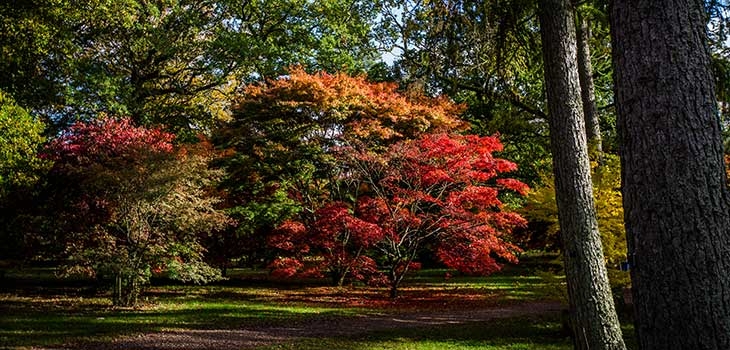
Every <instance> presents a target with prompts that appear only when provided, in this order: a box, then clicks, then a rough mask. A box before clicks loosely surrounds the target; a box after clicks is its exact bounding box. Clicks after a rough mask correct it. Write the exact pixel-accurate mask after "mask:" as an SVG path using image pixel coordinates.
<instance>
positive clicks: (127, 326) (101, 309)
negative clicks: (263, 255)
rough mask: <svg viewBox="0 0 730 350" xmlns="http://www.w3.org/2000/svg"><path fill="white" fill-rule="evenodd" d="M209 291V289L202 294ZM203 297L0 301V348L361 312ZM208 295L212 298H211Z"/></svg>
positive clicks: (12, 298) (2, 298)
mask: <svg viewBox="0 0 730 350" xmlns="http://www.w3.org/2000/svg"><path fill="white" fill-rule="evenodd" d="M204 290H206V291H210V290H209V289H204ZM223 291H226V292H228V295H229V296H228V297H226V298H219V297H216V296H212V297H208V296H207V295H208V294H209V293H205V294H197V295H196V294H192V295H188V294H179V295H177V293H176V294H175V295H172V296H171V295H165V296H161V297H155V298H154V299H152V300H150V301H151V302H153V304H151V306H147V307H144V306H143V307H142V308H138V309H118V308H112V307H111V305H110V304H109V302H108V301H107V300H106V299H105V298H99V297H94V298H81V297H64V296H56V297H53V298H47V297H19V296H12V295H1V296H0V305H2V306H1V307H0V312H2V315H0V348H3V347H8V346H9V347H30V346H49V345H59V344H63V343H68V342H91V341H93V342H96V341H108V340H110V339H111V338H114V337H118V336H120V335H127V334H134V333H139V332H153V331H160V330H164V329H213V328H237V327H242V326H246V325H257V326H262V325H281V324H286V323H288V322H291V321H293V320H306V319H308V318H321V317H335V316H348V315H353V314H356V313H361V312H363V310H359V309H352V308H325V307H313V306H307V305H286V304H271V303H265V302H256V301H246V300H243V299H236V298H235V297H233V296H234V295H236V290H233V289H232V288H225V289H223V288H215V289H213V292H214V293H215V292H223ZM214 293H213V294H212V295H215V294H214Z"/></svg>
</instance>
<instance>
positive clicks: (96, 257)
mask: <svg viewBox="0 0 730 350" xmlns="http://www.w3.org/2000/svg"><path fill="white" fill-rule="evenodd" d="M172 139H173V135H171V134H168V133H165V132H163V131H161V130H159V129H147V128H143V127H135V126H133V124H132V123H131V121H130V120H129V119H120V120H115V119H112V118H101V119H98V120H96V121H93V122H90V123H80V122H79V123H76V124H74V126H73V127H71V128H70V129H69V130H67V131H66V132H64V133H63V134H61V135H60V136H59V137H58V138H57V139H55V140H54V141H53V142H51V143H50V145H49V147H48V153H49V156H50V157H51V158H52V159H54V160H55V164H54V168H53V169H52V171H51V174H52V176H53V179H54V181H53V185H55V186H54V187H52V189H53V190H54V191H55V199H56V201H55V202H52V203H51V205H53V204H56V205H59V204H63V206H62V207H59V208H68V209H67V210H64V209H60V210H59V211H58V212H53V213H52V214H53V217H52V218H51V220H52V222H53V225H54V226H56V227H57V228H58V229H59V230H60V234H61V237H60V238H59V241H60V242H63V243H64V244H65V247H66V248H65V251H64V257H65V258H66V266H65V268H64V273H65V274H74V273H80V274H84V275H90V276H97V277H98V276H99V275H106V276H109V275H111V276H114V278H115V288H114V303H115V304H117V305H134V304H136V302H137V297H138V296H139V293H140V292H141V290H142V286H143V285H144V284H145V283H146V282H147V281H148V280H149V277H150V275H151V273H152V272H153V271H156V272H159V273H162V272H165V273H167V274H168V275H169V276H170V277H171V278H174V279H179V280H182V281H192V282H196V283H203V282H207V281H211V280H215V279H218V278H220V272H219V271H217V270H215V269H213V268H211V267H209V266H208V265H207V264H205V263H204V262H203V259H202V254H203V251H204V249H203V247H202V246H201V245H200V244H199V239H198V235H199V234H200V233H206V232H211V231H212V230H214V229H219V228H222V227H223V226H224V225H225V224H226V223H227V218H226V216H224V215H223V214H221V213H220V212H218V211H216V210H215V209H214V206H215V204H216V203H217V199H216V198H215V197H212V196H210V195H208V190H209V189H210V188H211V186H212V185H213V184H212V181H215V179H216V178H217V177H218V176H219V175H220V174H219V173H217V172H214V171H210V170H209V169H208V166H207V164H208V161H209V159H210V156H211V150H210V149H207V148H206V146H205V145H206V144H205V143H201V144H198V145H196V146H188V147H184V148H180V149H175V147H173V145H172V143H171V141H172Z"/></svg>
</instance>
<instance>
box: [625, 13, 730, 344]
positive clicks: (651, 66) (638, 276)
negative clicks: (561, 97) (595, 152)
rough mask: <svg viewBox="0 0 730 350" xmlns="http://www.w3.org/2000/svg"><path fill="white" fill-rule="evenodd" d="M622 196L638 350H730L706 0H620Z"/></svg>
mask: <svg viewBox="0 0 730 350" xmlns="http://www.w3.org/2000/svg"><path fill="white" fill-rule="evenodd" d="M611 17H612V19H611V20H612V26H611V27H612V37H613V50H614V53H613V56H614V65H615V79H616V104H617V108H618V109H617V111H618V126H619V134H620V140H621V143H622V144H621V165H622V177H623V202H624V218H625V222H626V233H627V239H628V247H629V261H630V262H631V264H632V267H631V280H632V286H633V301H634V306H635V310H636V331H637V335H638V337H639V345H640V348H641V349H645V350H647V349H649V350H650V349H657V350H658V349H686V350H690V349H691V350H700V349H715V350H719V349H723V350H727V349H730V201H729V200H728V199H729V197H728V188H727V185H726V182H725V179H726V175H725V168H724V163H723V149H722V142H721V135H720V120H719V116H718V113H717V104H716V101H715V97H714V86H713V80H712V77H711V72H710V59H709V54H708V49H707V46H706V40H707V38H706V31H707V27H706V23H707V22H706V18H705V10H704V4H703V2H702V1H700V0H694V1H667V2H663V1H648V0H639V1H637V0H634V1H627V0H616V1H615V3H614V5H613V9H612V13H611Z"/></svg>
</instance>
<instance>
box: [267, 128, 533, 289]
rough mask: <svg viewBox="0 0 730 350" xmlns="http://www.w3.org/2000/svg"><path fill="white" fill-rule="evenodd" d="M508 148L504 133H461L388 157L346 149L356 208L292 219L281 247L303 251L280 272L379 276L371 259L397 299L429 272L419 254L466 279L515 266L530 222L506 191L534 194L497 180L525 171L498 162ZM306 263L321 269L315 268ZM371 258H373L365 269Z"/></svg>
mask: <svg viewBox="0 0 730 350" xmlns="http://www.w3.org/2000/svg"><path fill="white" fill-rule="evenodd" d="M501 150H502V144H501V143H500V142H499V139H498V138H497V137H496V136H491V137H479V136H473V135H469V136H462V135H455V134H428V135H424V136H422V137H420V138H418V139H416V140H407V141H401V142H397V143H395V144H393V145H392V146H390V147H389V148H388V149H387V151H385V152H384V153H380V152H376V151H373V150H369V149H367V148H366V147H358V146H348V147H343V148H341V149H340V150H339V152H338V153H337V156H338V158H339V159H340V161H341V164H342V166H343V168H345V169H346V171H343V172H342V173H341V174H346V176H348V177H349V178H350V180H351V181H358V182H359V183H360V186H358V188H359V191H360V192H359V193H358V194H357V195H356V197H357V198H356V199H355V202H354V204H353V205H352V206H348V205H346V204H345V203H342V202H334V203H331V204H330V205H328V206H325V207H323V208H322V209H320V210H318V211H317V212H316V213H315V217H316V218H317V219H315V220H314V221H312V222H309V223H303V222H294V221H288V222H285V223H284V224H283V225H282V226H281V227H280V228H279V230H278V231H277V232H278V234H277V235H274V237H273V238H274V239H273V241H272V245H274V246H275V247H278V248H280V249H282V250H286V251H289V252H290V253H294V254H290V255H289V256H287V257H286V258H283V259H280V260H277V261H276V262H275V264H274V265H273V267H274V270H275V271H278V273H280V274H288V273H291V274H294V273H301V271H305V270H306V268H307V267H309V268H310V269H312V270H309V271H310V272H311V271H322V269H323V268H326V269H328V270H329V271H330V272H331V271H333V270H336V269H341V268H342V267H343V266H344V267H345V270H344V271H348V272H349V273H352V274H357V273H359V275H358V276H361V277H362V278H368V277H369V278H370V279H371V280H378V278H377V277H378V273H377V272H375V270H374V268H373V267H372V264H370V262H371V261H372V262H375V261H379V262H381V264H380V266H378V267H379V270H380V271H384V272H385V278H386V280H387V282H388V284H389V286H390V293H391V296H392V297H396V296H397V293H398V286H399V285H400V283H401V281H402V280H403V278H404V276H405V275H406V274H407V273H408V271H409V270H412V269H414V268H418V267H419V266H420V264H419V263H418V261H417V257H418V254H419V253H420V252H421V251H422V250H424V249H432V250H433V252H434V253H435V255H436V257H438V259H439V260H440V261H441V262H442V263H443V264H445V265H446V266H448V267H450V268H454V269H457V270H459V271H461V272H464V273H469V274H488V273H492V272H494V271H497V270H499V269H500V268H501V264H500V262H499V261H500V260H502V261H511V262H514V261H516V257H515V252H517V251H519V248H518V247H517V246H515V245H514V244H512V243H510V242H509V234H510V233H511V231H512V229H513V228H515V227H517V226H521V225H524V224H525V220H524V219H523V218H522V217H520V216H519V215H518V214H516V213H513V212H510V211H509V210H507V209H506V208H505V206H504V205H503V203H502V201H501V200H500V198H499V197H500V190H508V191H510V192H514V193H516V194H519V195H524V194H526V193H527V191H528V187H527V185H525V184H524V183H522V182H520V181H518V180H515V179H511V178H497V177H498V176H499V175H500V174H501V173H505V172H509V171H512V170H515V169H516V165H515V164H514V163H512V162H509V161H507V160H504V159H501V158H497V157H494V156H493V153H494V152H498V151H501ZM307 257H308V258H309V260H310V261H320V262H321V264H319V265H317V264H306V263H305V260H306V258H307ZM364 258H369V259H367V260H365V261H366V262H367V263H364V264H361V263H360V262H361V261H363V259H364ZM363 272H367V274H368V276H365V274H363ZM340 276H341V275H340Z"/></svg>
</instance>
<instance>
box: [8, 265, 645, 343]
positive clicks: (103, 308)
mask: <svg viewBox="0 0 730 350" xmlns="http://www.w3.org/2000/svg"><path fill="white" fill-rule="evenodd" d="M543 270H544V269H540V268H539V266H538V267H533V266H531V265H530V260H529V259H528V260H527V262H526V263H525V264H524V265H523V266H520V267H510V268H507V269H505V270H504V271H503V272H500V273H498V274H495V275H492V276H489V277H464V276H457V277H452V278H449V279H444V275H445V273H446V271H444V270H425V271H421V272H419V273H418V274H417V275H414V276H412V278H410V280H408V281H407V283H406V284H405V285H404V287H403V289H402V293H401V297H400V298H399V299H398V300H396V301H392V300H390V299H388V298H387V291H386V290H384V289H375V288H369V287H364V286H353V287H347V288H333V287H323V286H321V285H318V284H313V283H311V281H300V282H297V283H292V282H282V281H271V280H262V279H261V276H260V275H259V273H258V272H251V271H243V270H240V271H236V270H234V271H232V273H231V275H232V278H231V279H230V280H229V281H226V282H224V283H222V284H219V285H211V286H185V285H158V286H153V287H151V288H150V289H149V290H148V292H147V293H145V295H144V296H143V300H145V302H144V303H143V305H142V306H140V307H138V308H134V309H124V308H114V307H112V306H111V303H110V302H109V301H108V299H107V295H104V294H96V293H92V292H90V291H89V290H88V287H87V285H86V284H85V283H86V282H85V281H68V280H66V281H59V280H56V279H55V278H54V277H52V273H51V272H50V271H49V270H42V269H41V270H38V269H36V270H26V271H22V272H9V273H7V274H6V277H5V278H6V280H5V281H6V282H7V281H10V283H4V284H3V285H2V287H0V348H18V349H22V348H30V347H38V346H57V345H60V344H68V343H87V342H105V341H110V340H111V339H113V338H118V337H120V336H123V335H131V334H136V333H148V332H155V331H161V330H192V329H196V330H200V329H239V328H242V327H255V328H262V327H282V326H286V325H289V324H292V323H299V324H307V323H311V322H322V321H328V322H332V320H335V321H336V320H337V319H338V318H341V317H350V316H356V315H367V314H382V313H384V312H385V313H387V312H428V311H429V310H445V309H454V310H472V309H476V308H489V307H499V306H501V305H510V304H514V303H522V302H533V301H545V300H552V301H555V300H563V299H564V297H565V296H564V295H565V294H564V285H563V283H564V282H563V279H562V278H561V276H556V275H554V274H552V273H549V272H545V271H543ZM252 274H256V279H250V278H249V277H251V275H252ZM627 331H628V333H627V334H631V335H632V334H633V330H632V329H630V328H627ZM327 348H329V349H363V350H365V349H419V350H421V349H424V350H425V349H570V348H571V344H570V340H569V338H568V337H567V336H566V334H565V332H564V331H563V330H562V325H561V320H560V316H559V315H548V316H540V317H517V318H510V319H499V320H492V321H488V322H474V323H467V324H459V325H445V326H430V327H420V328H403V329H400V328H399V329H390V330H385V331H382V330H381V331H376V332H371V333H367V334H365V335H358V336H353V337H327V336H325V337H323V338H316V339H315V338H308V339H299V340H297V341H292V342H290V343H286V342H285V343H283V344H278V345H271V346H269V347H265V349H304V350H307V349H327Z"/></svg>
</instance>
